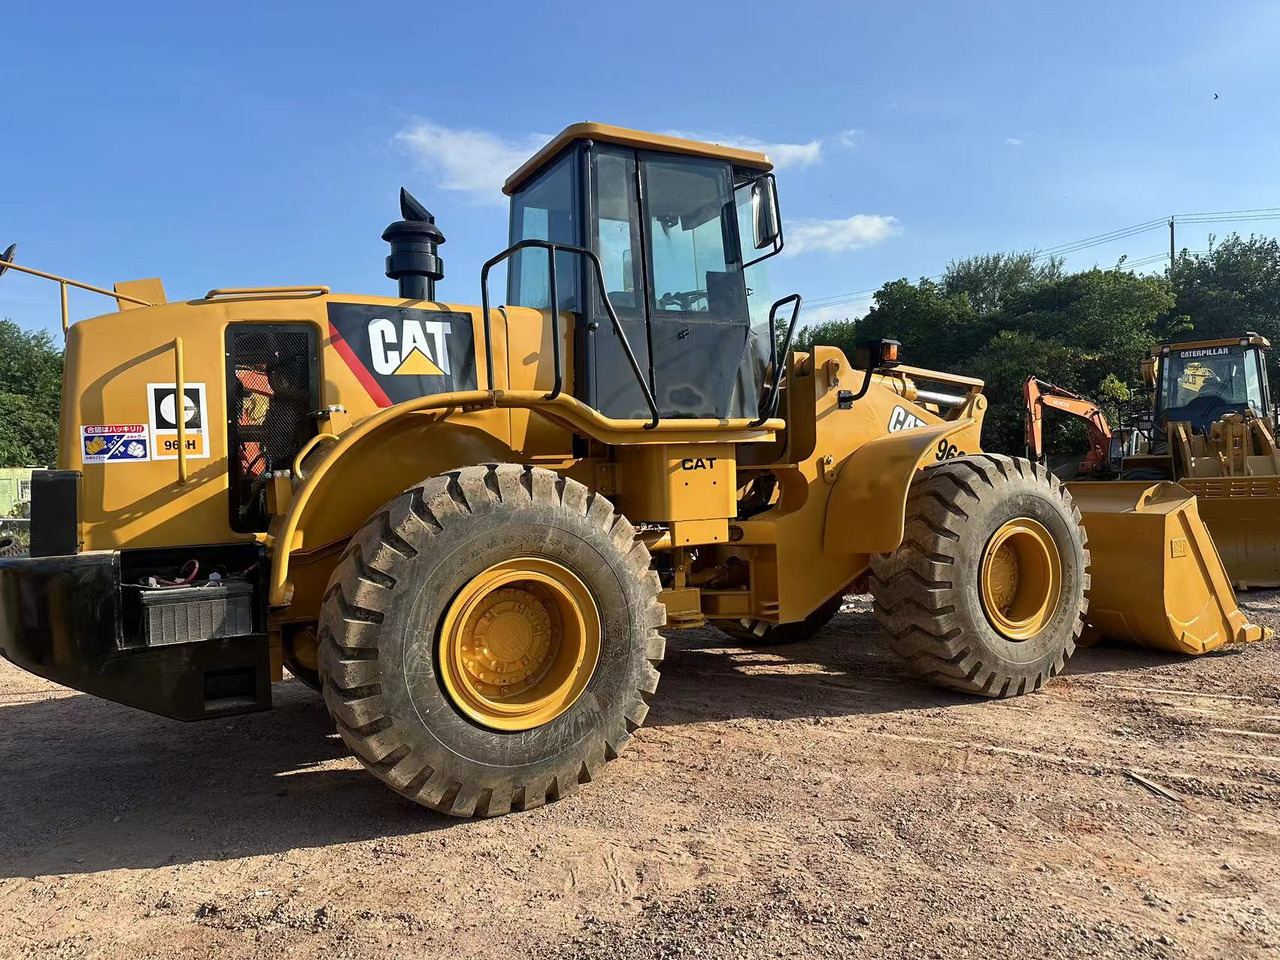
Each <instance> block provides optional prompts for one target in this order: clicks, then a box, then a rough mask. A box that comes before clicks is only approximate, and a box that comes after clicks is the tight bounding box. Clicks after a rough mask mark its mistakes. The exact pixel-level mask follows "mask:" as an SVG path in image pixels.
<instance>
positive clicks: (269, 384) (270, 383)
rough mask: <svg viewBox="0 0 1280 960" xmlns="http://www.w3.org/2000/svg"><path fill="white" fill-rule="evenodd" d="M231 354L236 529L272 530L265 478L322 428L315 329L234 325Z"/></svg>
mask: <svg viewBox="0 0 1280 960" xmlns="http://www.w3.org/2000/svg"><path fill="white" fill-rule="evenodd" d="M227 353H228V383H227V393H228V396H229V398H230V403H229V409H230V411H231V418H230V421H231V422H230V424H229V428H230V437H229V440H230V448H231V456H230V458H229V460H230V465H229V469H230V472H231V529H233V530H237V531H241V532H246V533H247V532H255V531H261V530H266V529H267V522H268V520H269V519H270V517H269V514H268V512H267V479H268V478H269V477H270V475H271V472H272V471H274V470H288V469H289V468H290V466H292V464H293V458H294V457H295V456H296V455H297V453H298V451H299V450H300V449H302V446H303V444H305V443H306V442H307V441H308V440H309V439H311V437H312V436H314V435H315V432H316V431H315V421H314V420H313V419H312V418H311V416H310V414H311V413H312V411H314V410H315V409H316V408H317V407H318V406H319V398H318V397H317V395H316V345H315V334H314V332H313V331H312V330H311V328H310V327H308V326H305V325H302V324H277V323H272V324H257V323H242V324H236V325H235V326H233V327H231V328H230V329H229V330H228V331H227Z"/></svg>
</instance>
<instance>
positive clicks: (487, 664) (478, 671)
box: [439, 557, 601, 730]
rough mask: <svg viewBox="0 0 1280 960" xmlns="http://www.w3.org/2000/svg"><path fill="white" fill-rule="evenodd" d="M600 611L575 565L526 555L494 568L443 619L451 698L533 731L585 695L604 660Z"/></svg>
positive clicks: (444, 668)
mask: <svg viewBox="0 0 1280 960" xmlns="http://www.w3.org/2000/svg"><path fill="white" fill-rule="evenodd" d="M600 644H601V632H600V614H599V611H598V610H597V608H596V604H595V600H594V599H593V598H592V596H591V593H590V591H589V590H588V589H587V587H586V585H585V584H583V582H582V581H581V580H580V579H579V578H578V577H577V576H576V575H575V574H574V573H573V572H572V571H570V570H569V569H568V568H567V567H564V566H562V565H561V564H559V563H556V562H554V561H551V560H546V559H542V558H537V557H520V558H516V559H513V560H508V561H504V562H502V563H498V564H495V565H494V566H492V567H489V568H488V569H487V570H485V571H484V572H482V573H481V574H479V575H478V576H476V577H475V578H473V579H472V580H471V581H470V582H469V583H468V584H466V585H465V586H464V587H463V588H462V589H461V590H460V591H459V593H458V595H457V597H455V598H454V601H453V603H452V604H451V605H450V606H449V610H448V612H447V613H446V614H445V618H444V621H443V622H442V624H441V630H440V642H439V654H440V676H441V680H442V682H443V685H444V688H445V692H446V693H447V694H448V696H449V698H450V700H452V701H453V703H454V705H455V706H457V707H458V709H459V710H461V711H462V712H463V713H465V714H466V715H467V716H469V717H471V719H473V720H475V721H476V722H478V723H480V724H482V725H483V726H486V727H490V728H492V729H495V730H530V729H532V728H534V727H537V726H541V725H542V724H544V723H548V722H550V721H551V720H554V719H555V718H556V717H558V716H560V714H562V713H564V712H565V711H566V710H568V709H569V708H570V707H572V706H573V704H574V703H576V702H577V700H578V698H579V697H580V696H581V695H582V692H583V690H585V689H586V685H587V682H588V681H589V680H590V679H591V675H592V673H593V672H594V671H595V668H596V664H597V662H598V661H599V659H600Z"/></svg>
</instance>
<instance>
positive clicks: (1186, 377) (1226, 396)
mask: <svg viewBox="0 0 1280 960" xmlns="http://www.w3.org/2000/svg"><path fill="white" fill-rule="evenodd" d="M1259 359H1260V353H1259V351H1258V350H1257V349H1256V348H1245V347H1239V346H1226V347H1191V348H1188V349H1185V350H1173V351H1172V352H1171V353H1169V354H1168V355H1167V356H1165V357H1164V359H1163V366H1164V371H1163V389H1162V390H1161V397H1160V408H1161V410H1163V411H1175V410H1177V409H1179V408H1182V407H1187V406H1189V405H1191V404H1192V403H1193V402H1196V401H1199V402H1198V403H1197V404H1196V405H1197V406H1209V405H1212V406H1215V407H1216V406H1220V405H1229V406H1238V407H1245V406H1248V407H1250V408H1251V409H1252V410H1253V412H1254V413H1257V414H1261V415H1265V414H1266V412H1267V411H1266V409H1265V406H1266V404H1265V401H1264V399H1263V392H1262V371H1261V368H1260V365H1259Z"/></svg>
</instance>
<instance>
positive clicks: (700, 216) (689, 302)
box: [643, 156, 747, 321]
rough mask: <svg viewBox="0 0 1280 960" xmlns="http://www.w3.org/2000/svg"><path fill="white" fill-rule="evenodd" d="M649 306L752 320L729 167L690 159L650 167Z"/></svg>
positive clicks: (657, 161) (651, 160) (657, 314)
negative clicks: (739, 253)
mask: <svg viewBox="0 0 1280 960" xmlns="http://www.w3.org/2000/svg"><path fill="white" fill-rule="evenodd" d="M643 181H644V198H645V218H646V224H647V226H648V237H647V241H648V245H649V251H648V252H649V264H650V272H651V274H652V279H651V282H650V284H649V309H650V312H651V316H652V317H653V318H654V319H655V320H658V319H660V318H661V317H663V316H664V315H670V314H677V315H685V314H701V315H703V316H704V317H705V318H706V319H718V320H719V319H723V320H739V321H745V320H746V319H747V304H746V296H745V284H744V282H743V278H742V263H741V260H740V257H739V255H738V242H737V236H738V233H737V229H738V228H737V211H736V208H735V205H734V198H733V179H732V176H731V171H730V168H729V165H728V164H726V163H723V162H720V161H714V160H701V159H696V158H687V157H660V156H647V157H645V159H644V162H643Z"/></svg>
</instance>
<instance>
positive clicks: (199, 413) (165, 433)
mask: <svg viewBox="0 0 1280 960" xmlns="http://www.w3.org/2000/svg"><path fill="white" fill-rule="evenodd" d="M177 392H178V390H177V387H176V385H174V384H172V383H148V384H147V410H149V411H150V414H151V456H152V459H155V460H177V459H178V404H177V402H176V397H175V395H176V394H177ZM182 393H183V404H182V419H183V424H184V426H185V429H186V435H187V437H186V440H187V459H188V460H204V459H207V458H208V456H209V407H208V403H207V401H206V396H205V388H204V384H203V383H184V384H183V385H182Z"/></svg>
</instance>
